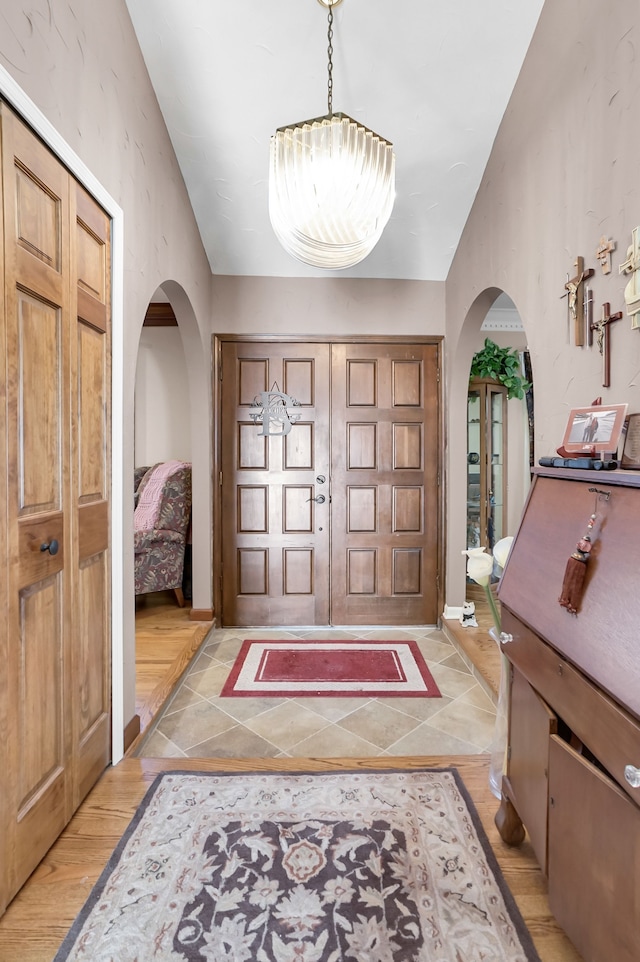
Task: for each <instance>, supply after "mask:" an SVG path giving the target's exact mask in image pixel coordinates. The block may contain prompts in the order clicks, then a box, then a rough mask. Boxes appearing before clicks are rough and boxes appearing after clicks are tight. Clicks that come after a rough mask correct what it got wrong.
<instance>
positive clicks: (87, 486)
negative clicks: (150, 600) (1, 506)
mask: <svg viewBox="0 0 640 962" xmlns="http://www.w3.org/2000/svg"><path fill="white" fill-rule="evenodd" d="M70 210H71V215H70V217H71V223H72V224H73V225H74V230H73V231H72V232H71V254H72V258H71V259H72V267H73V268H74V270H73V274H72V281H73V284H72V304H71V308H72V310H71V317H73V318H74V320H75V324H74V325H73V331H74V333H73V337H72V338H71V363H72V372H73V376H72V383H73V385H74V390H73V392H72V397H71V425H72V448H73V450H72V463H73V466H74V469H73V475H72V499H73V510H72V521H73V558H72V559H71V560H72V565H73V568H72V571H73V577H72V579H71V583H72V593H73V610H74V613H75V624H74V642H73V647H72V672H73V678H74V684H75V692H74V693H73V696H72V705H73V711H72V753H73V759H74V765H73V802H72V804H73V808H74V809H75V808H76V807H77V806H78V805H79V804H80V802H81V801H82V799H83V798H84V797H85V795H86V794H87V792H88V791H89V789H90V788H91V787H92V786H93V785H94V784H95V782H96V781H97V779H98V778H99V776H100V774H101V773H102V772H103V771H104V769H105V768H106V766H107V765H108V764H109V759H110V757H111V672H110V665H111V657H110V656H111V620H110V605H109V576H110V571H109V556H108V550H109V500H108V499H109V475H110V458H109V450H110V448H109V438H108V434H109V430H110V423H109V410H110V405H109V400H110V386H109V385H110V378H111V371H110V363H109V359H110V356H111V344H110V325H109V323H108V318H109V316H110V293H109V292H110V287H111V283H110V268H109V265H110V262H111V254H110V222H109V218H108V217H107V216H106V214H105V213H104V211H103V210H101V208H100V207H99V206H98V204H96V202H95V201H94V200H93V198H91V197H90V196H89V195H88V194H87V193H86V191H84V190H83V189H82V188H81V187H80V186H79V185H78V184H73V185H72V190H71V197H70Z"/></svg>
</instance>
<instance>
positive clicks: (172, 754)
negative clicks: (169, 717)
mask: <svg viewBox="0 0 640 962" xmlns="http://www.w3.org/2000/svg"><path fill="white" fill-rule="evenodd" d="M136 754H138V755H140V756H142V757H144V758H186V754H185V753H184V752H183V751H182V749H180V748H178V746H177V745H176V743H175V742H172V741H171V740H170V739H169V738H166V737H165V736H164V735H163V734H162V733H161V732H159V731H153V732H151V734H150V735H149V736H148V737H147V738H146V739H145V741H144V744H143V746H142V748H140V749H139V750H138V752H137V753H136Z"/></svg>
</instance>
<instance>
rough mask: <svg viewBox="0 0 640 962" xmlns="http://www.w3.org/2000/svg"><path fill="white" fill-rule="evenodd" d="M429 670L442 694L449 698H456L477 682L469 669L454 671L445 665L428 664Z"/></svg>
mask: <svg viewBox="0 0 640 962" xmlns="http://www.w3.org/2000/svg"><path fill="white" fill-rule="evenodd" d="M429 670H430V671H431V674H432V675H433V680H434V681H435V683H436V685H437V686H438V688H439V689H440V692H441V693H442V694H443V695H448V697H449V698H457V697H458V695H464V693H465V692H467V691H469V689H470V688H473V686H474V685H475V684H477V682H476V679H475V678H474V677H473V675H472V674H471V672H469V671H456V669H455V668H447V667H446V665H430V666H429Z"/></svg>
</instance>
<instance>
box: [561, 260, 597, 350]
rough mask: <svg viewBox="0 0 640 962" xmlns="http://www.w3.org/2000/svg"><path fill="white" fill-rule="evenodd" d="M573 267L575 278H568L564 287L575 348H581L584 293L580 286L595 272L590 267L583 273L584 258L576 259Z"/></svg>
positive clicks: (582, 340) (582, 341) (582, 342)
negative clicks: (566, 292)
mask: <svg viewBox="0 0 640 962" xmlns="http://www.w3.org/2000/svg"><path fill="white" fill-rule="evenodd" d="M574 267H575V268H576V276H575V277H572V278H570V279H569V280H568V281H567V283H566V284H565V285H564V286H565V289H566V290H567V291H568V292H569V314H570V315H571V317H572V319H573V329H574V338H575V342H576V347H582V346H583V344H584V291H583V286H582V285H583V284H584V282H585V281H586V279H587V278H588V277H593V275H594V274H595V271H594V270H593V268H592V267H590V268H589V270H587V271H585V269H584V257H576V261H575V264H574Z"/></svg>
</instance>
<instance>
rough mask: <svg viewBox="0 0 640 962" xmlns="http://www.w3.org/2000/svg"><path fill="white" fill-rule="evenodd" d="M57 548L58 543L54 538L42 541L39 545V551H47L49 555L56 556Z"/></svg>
mask: <svg viewBox="0 0 640 962" xmlns="http://www.w3.org/2000/svg"><path fill="white" fill-rule="evenodd" d="M58 547H59V545H58V542H57V541H56V539H55V538H52V539H51V541H43V543H42V544H41V545H40V551H48V552H49V554H57V553H58Z"/></svg>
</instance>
